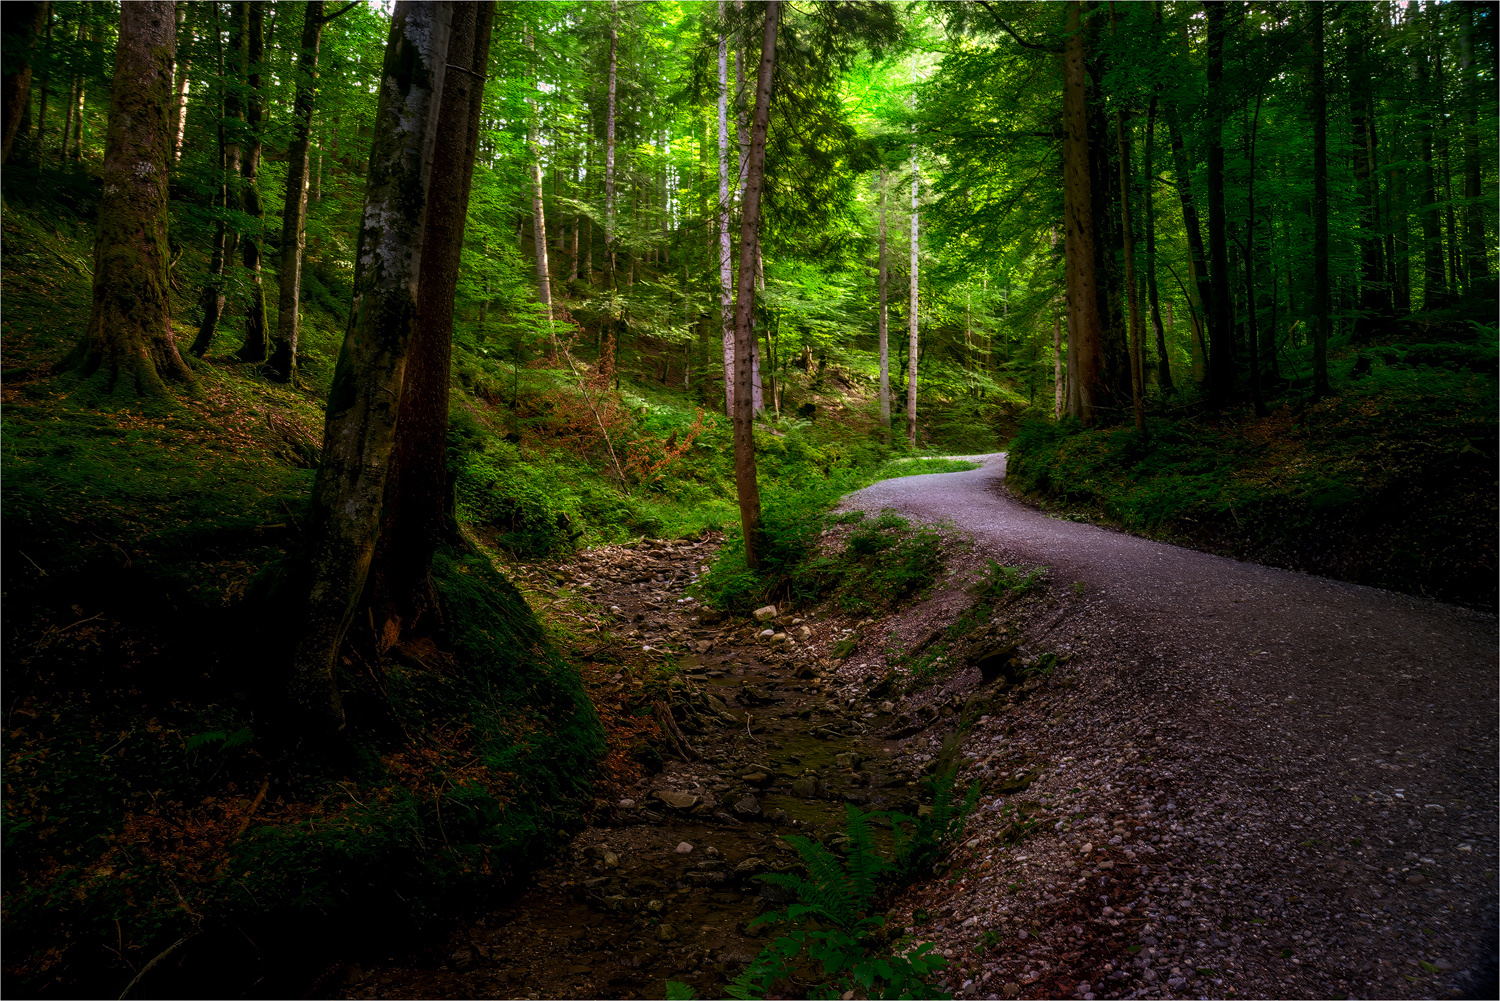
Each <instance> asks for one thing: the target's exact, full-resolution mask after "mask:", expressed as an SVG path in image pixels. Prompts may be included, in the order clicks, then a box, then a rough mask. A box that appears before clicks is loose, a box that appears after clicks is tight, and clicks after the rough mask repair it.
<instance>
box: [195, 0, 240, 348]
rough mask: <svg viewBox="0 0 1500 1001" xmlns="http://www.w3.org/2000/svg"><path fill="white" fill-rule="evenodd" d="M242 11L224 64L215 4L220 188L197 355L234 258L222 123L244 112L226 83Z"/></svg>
mask: <svg viewBox="0 0 1500 1001" xmlns="http://www.w3.org/2000/svg"><path fill="white" fill-rule="evenodd" d="M243 13H245V10H244V7H243V6H240V7H238V8H236V9H235V19H234V22H233V23H232V24H231V25H230V29H229V63H228V66H227V67H226V66H225V61H224V53H223V50H222V49H220V48H219V37H220V31H219V8H218V6H217V5H216V6H215V7H214V45H215V48H216V49H218V63H219V65H218V70H219V72H218V76H219V87H220V99H221V101H222V109H221V112H220V116H219V125H218V137H219V190H218V192H217V196H216V203H215V207H216V208H218V209H219V213H220V214H219V220H218V223H217V224H216V225H215V226H214V242H213V254H212V257H211V258H210V259H209V265H208V277H207V278H206V279H204V282H203V290H202V292H200V293H199V296H198V306H199V308H200V309H201V310H202V311H203V318H202V319H201V320H200V321H199V323H198V336H197V337H195V338H193V345H192V347H190V348H189V349H188V350H189V351H191V352H192V353H193V354H194V355H195V356H197V357H199V358H202V357H203V356H204V355H205V354H207V353H208V349H209V347H210V346H212V344H213V340H214V334H215V333H216V332H217V330H218V327H219V318H220V317H221V316H223V315H224V287H225V283H226V278H227V273H228V270H229V262H230V261H232V260H233V259H234V252H235V248H236V246H237V245H238V244H237V241H238V238H239V237H238V234H237V233H236V232H235V231H234V229H233V228H232V227H231V226H230V225H229V222H228V220H227V219H226V218H225V217H226V215H227V214H228V211H229V206H230V204H231V203H232V202H233V201H234V200H235V197H234V196H236V195H237V194H238V188H237V186H236V185H237V182H236V180H235V178H237V177H238V176H239V172H240V143H239V139H238V138H237V137H236V136H235V135H232V134H231V133H230V130H226V129H225V127H224V123H225V121H229V120H234V119H238V118H240V117H242V115H243V112H242V111H241V110H240V98H239V91H238V88H237V87H235V86H232V85H230V84H229V83H228V81H232V80H238V79H240V73H241V71H242V69H243V66H244V57H245V49H244V45H245V23H244V22H243V21H242V20H241V18H240V16H239V15H240V14H243ZM226 69H227V71H228V72H227V73H226ZM231 129H234V126H231ZM235 131H237V129H236V130H235Z"/></svg>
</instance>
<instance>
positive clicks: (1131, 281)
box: [1109, 0, 1146, 439]
mask: <svg viewBox="0 0 1500 1001" xmlns="http://www.w3.org/2000/svg"><path fill="white" fill-rule="evenodd" d="M1109 30H1110V34H1111V35H1113V34H1114V33H1115V5H1114V2H1113V0H1111V2H1110V5H1109ZM1115 134H1116V135H1117V136H1118V138H1119V143H1120V224H1121V228H1122V229H1123V231H1124V234H1123V235H1124V238H1125V240H1124V243H1125V246H1124V250H1125V294H1126V297H1127V301H1128V303H1129V309H1130V344H1129V347H1130V393H1131V401H1132V402H1133V403H1134V405H1135V430H1136V432H1137V433H1138V434H1140V435H1141V437H1142V438H1143V439H1144V438H1145V436H1146V387H1145V382H1146V372H1145V368H1144V361H1145V359H1144V358H1143V357H1142V350H1141V340H1142V338H1143V336H1144V333H1145V331H1144V330H1143V325H1142V323H1141V308H1140V299H1139V298H1138V297H1137V295H1136V292H1137V285H1136V280H1135V228H1134V226H1133V224H1132V220H1131V217H1130V174H1131V170H1130V138H1129V137H1128V136H1127V135H1126V134H1125V112H1124V111H1123V110H1121V108H1120V107H1119V106H1118V105H1117V106H1116V107H1115Z"/></svg>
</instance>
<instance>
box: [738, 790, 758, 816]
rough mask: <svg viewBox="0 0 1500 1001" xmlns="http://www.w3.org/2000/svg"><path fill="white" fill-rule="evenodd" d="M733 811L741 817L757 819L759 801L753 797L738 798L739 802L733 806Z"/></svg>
mask: <svg viewBox="0 0 1500 1001" xmlns="http://www.w3.org/2000/svg"><path fill="white" fill-rule="evenodd" d="M733 810H734V812H735V813H737V814H739V815H740V816H741V817H758V816H760V801H759V800H757V799H756V798H755V797H754V796H751V795H748V794H746V795H745V796H742V797H741V798H740V800H739V802H737V803H735V804H734V807H733Z"/></svg>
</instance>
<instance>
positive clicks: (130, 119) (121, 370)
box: [70, 0, 192, 397]
mask: <svg viewBox="0 0 1500 1001" xmlns="http://www.w3.org/2000/svg"><path fill="white" fill-rule="evenodd" d="M176 27H177V17H176V11H175V9H174V6H173V4H171V3H169V2H166V0H139V2H136V3H127V4H122V5H121V7H120V33H119V41H118V43H117V44H116V47H115V73H114V86H113V88H112V90H111V92H110V107H109V125H108V128H107V131H106V135H105V148H104V166H103V169H102V170H101V172H100V175H101V177H100V179H101V180H102V181H103V191H102V193H101V195H100V198H99V218H98V221H97V222H96V224H95V235H94V298H93V307H92V309H91V310H90V313H89V323H88V328H87V330H86V331H85V333H84V336H83V340H82V341H81V342H80V343H79V346H78V348H77V349H76V350H75V351H74V353H73V355H72V356H71V359H70V361H71V363H72V365H73V366H76V368H77V369H78V371H79V373H80V374H81V375H82V376H84V377H85V378H86V379H88V380H89V381H90V382H91V383H92V384H93V385H94V386H95V387H97V388H98V389H99V390H101V391H102V392H103V393H105V394H108V395H114V396H123V397H139V396H154V395H160V394H162V393H164V392H165V385H164V382H163V380H172V381H178V382H190V381H192V374H191V373H190V372H189V370H188V368H187V366H186V365H185V364H183V361H182V356H181V355H180V354H178V351H177V341H176V339H175V337H174V336H173V333H172V298H171V289H170V287H169V284H168V261H169V257H170V249H169V247H168V244H167V179H168V174H169V170H170V161H171V150H172V137H171V129H170V128H169V125H168V117H169V106H170V103H171V100H172V56H173V53H174V52H175V51H176V46H177V32H176Z"/></svg>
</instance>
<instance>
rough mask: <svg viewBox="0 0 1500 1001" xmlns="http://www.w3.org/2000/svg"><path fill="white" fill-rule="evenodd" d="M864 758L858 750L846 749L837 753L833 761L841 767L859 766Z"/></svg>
mask: <svg viewBox="0 0 1500 1001" xmlns="http://www.w3.org/2000/svg"><path fill="white" fill-rule="evenodd" d="M863 760H864V758H863V756H861V755H860V754H859V752H857V751H845V752H844V753H843V754H835V755H834V756H833V763H834V764H836V765H838V766H839V767H840V768H858V767H859V763H860V762H861V761H863Z"/></svg>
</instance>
